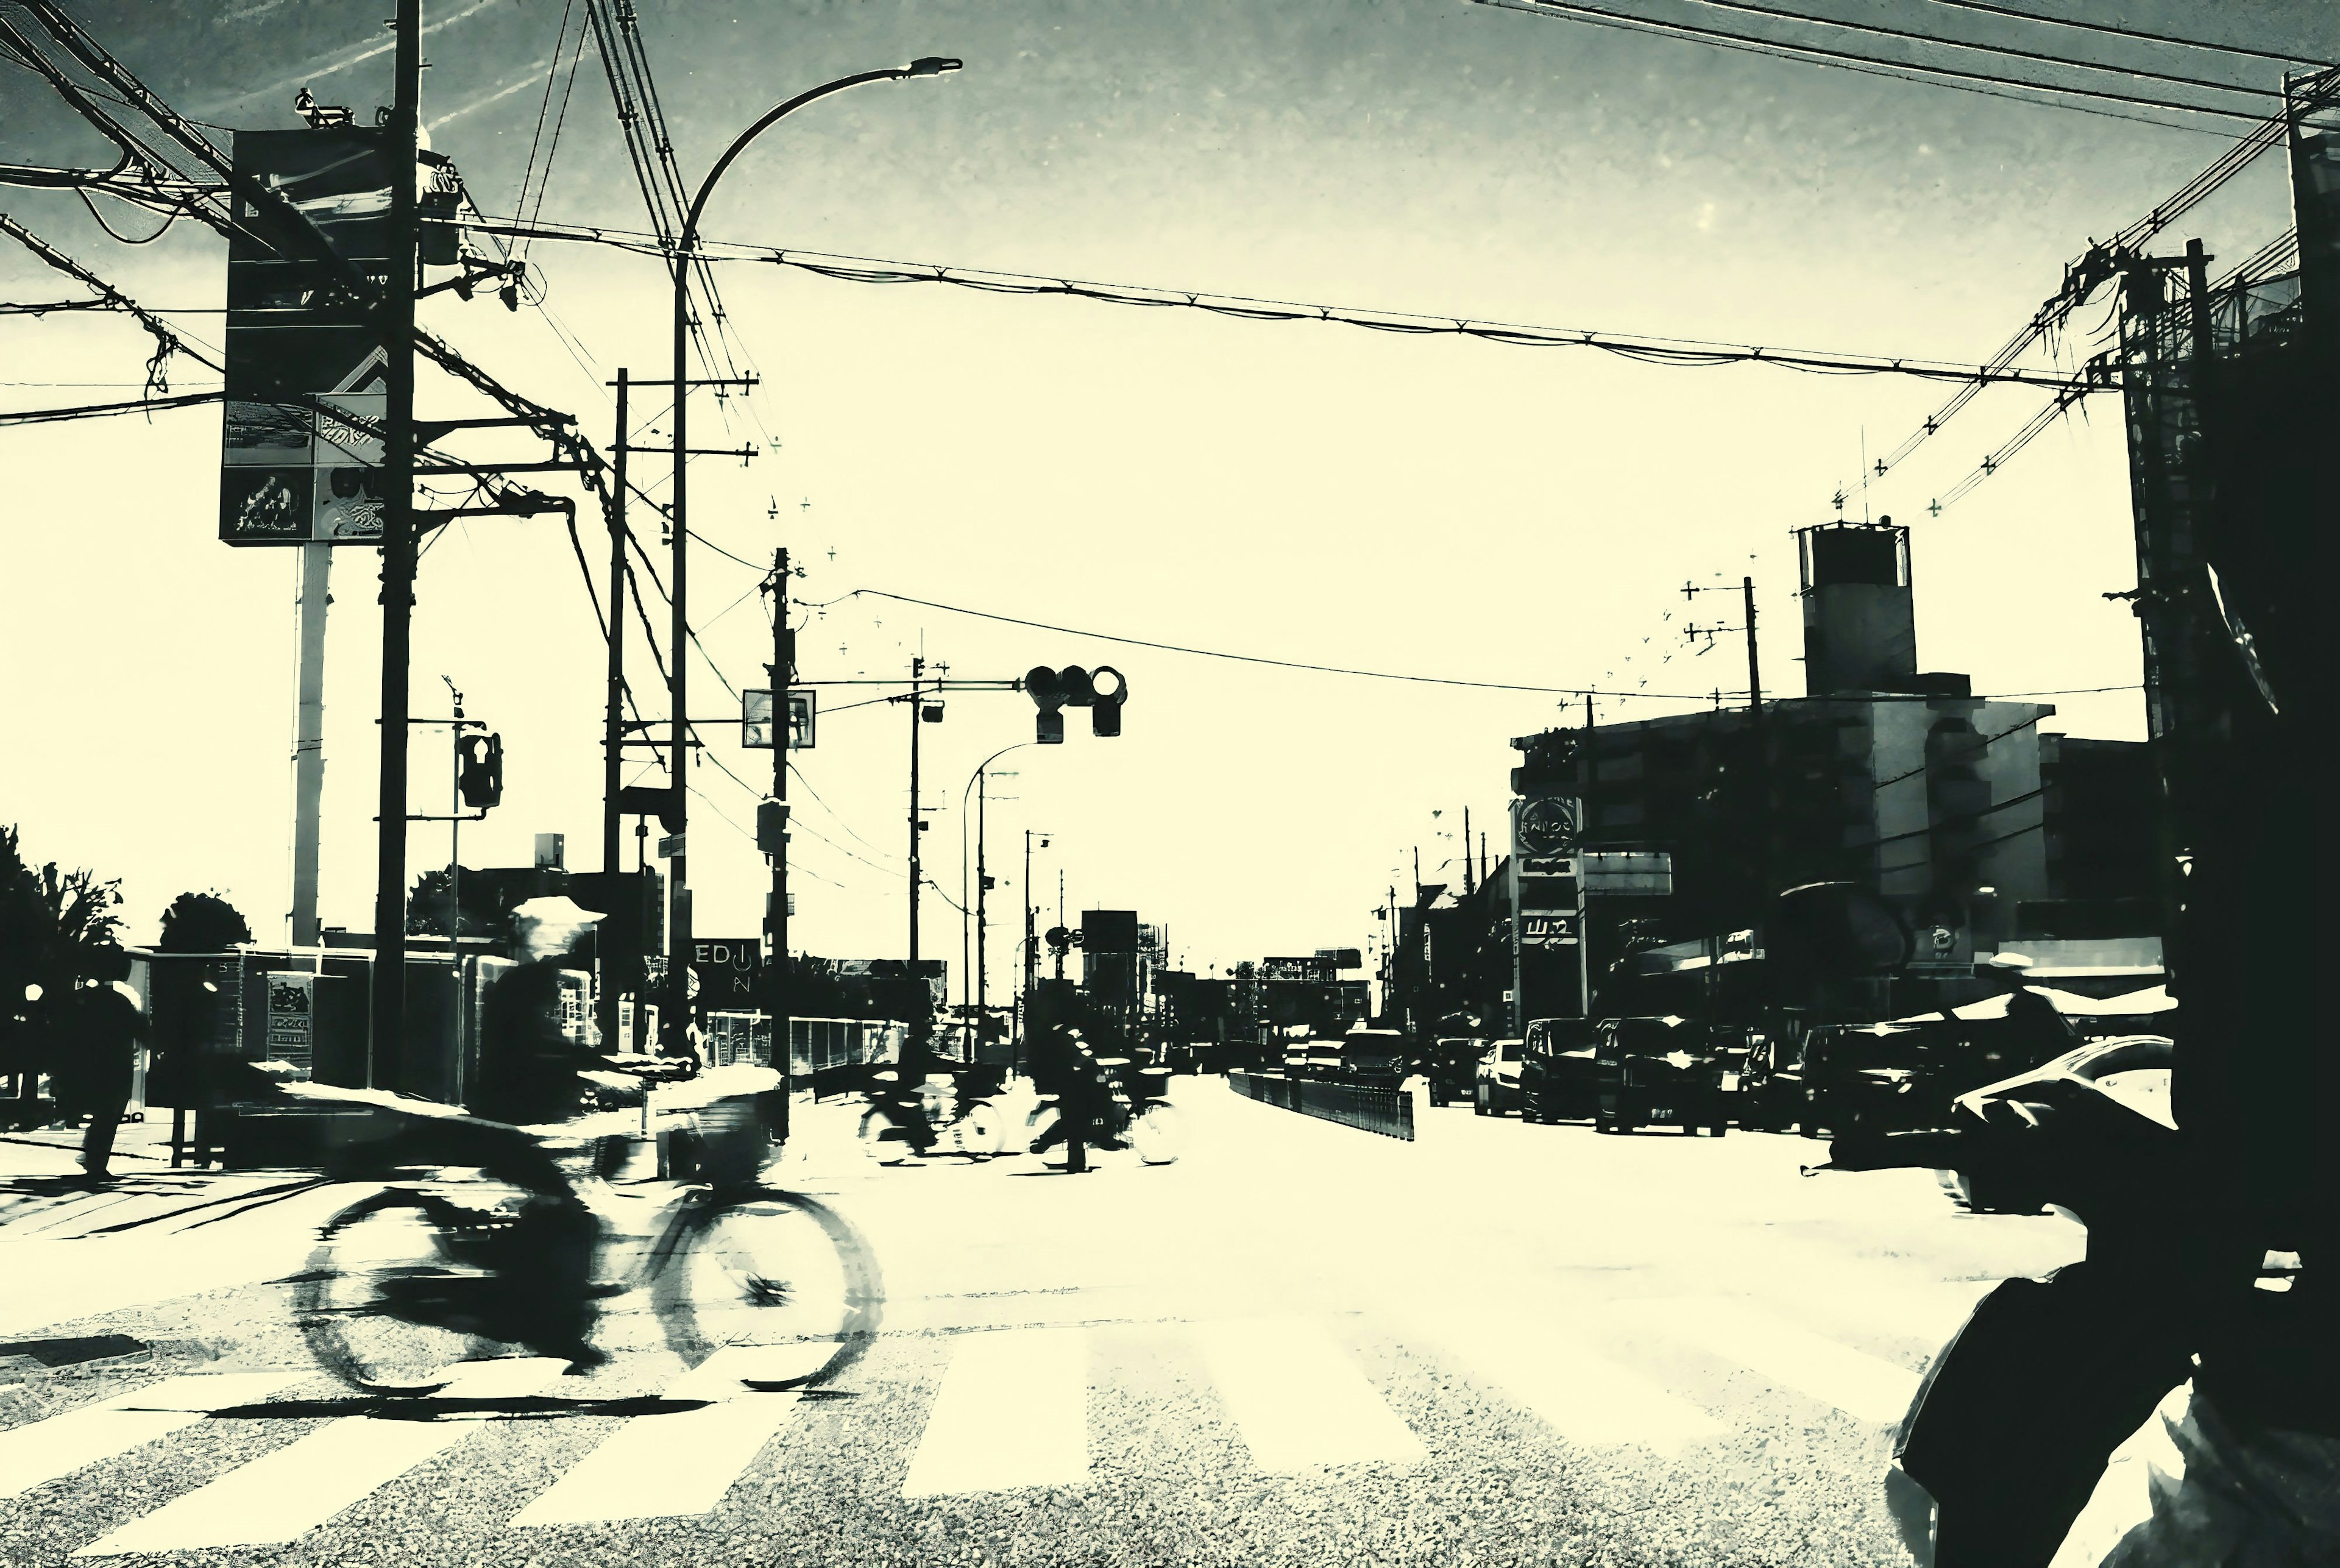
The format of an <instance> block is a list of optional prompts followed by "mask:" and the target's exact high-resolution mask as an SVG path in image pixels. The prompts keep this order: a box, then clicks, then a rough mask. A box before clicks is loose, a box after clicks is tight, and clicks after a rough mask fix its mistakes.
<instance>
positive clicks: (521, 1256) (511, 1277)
mask: <svg viewBox="0 0 2340 1568" xmlns="http://www.w3.org/2000/svg"><path fill="white" fill-rule="evenodd" d="M560 1017H561V1007H560V966H559V965H558V964H556V963H552V962H549V961H539V962H535V963H529V964H523V965H521V966H520V967H519V968H515V969H513V970H511V971H510V972H509V973H507V974H506V975H504V976H503V978H501V979H500V980H498V981H497V982H496V984H495V985H494V986H493V987H491V989H490V990H489V992H488V995H487V998H486V1001H485V1002H484V1004H483V1005H482V1007H481V1019H480V1042H479V1077H478V1081H477V1085H476V1087H474V1089H473V1091H472V1093H471V1097H470V1099H469V1103H468V1106H467V1109H468V1110H469V1112H470V1114H469V1115H464V1114H461V1113H454V1114H431V1113H427V1112H424V1111H422V1110H421V1107H419V1106H418V1107H417V1109H416V1112H415V1113H414V1114H411V1115H408V1116H402V1117H401V1118H400V1122H399V1125H398V1126H396V1127H395V1128H394V1129H393V1130H392V1132H391V1134H390V1135H389V1136H387V1137H380V1138H374V1139H370V1140H368V1141H366V1142H363V1143H362V1144H356V1145H344V1146H341V1147H339V1148H337V1149H335V1150H332V1151H331V1152H330V1153H329V1156H328V1163H329V1165H333V1166H338V1167H339V1170H338V1173H337V1174H342V1175H344V1176H348V1175H355V1174H359V1171H360V1168H361V1167H367V1166H373V1167H378V1166H402V1165H431V1166H467V1167H470V1168H472V1169H476V1170H478V1171H480V1172H481V1174H483V1175H485V1176H489V1177H490V1178H491V1179H493V1180H496V1181H500V1182H503V1183H507V1184H509V1185H510V1186H516V1187H518V1188H520V1189H521V1191H522V1192H523V1193H525V1194H527V1195H528V1196H527V1197H526V1198H525V1199H524V1200H523V1201H522V1203H521V1210H520V1217H519V1219H518V1221H517V1222H516V1223H515V1224H513V1225H512V1226H511V1228H510V1230H509V1232H507V1233H506V1235H505V1236H504V1238H503V1240H502V1242H501V1245H500V1246H499V1248H498V1253H497V1257H496V1264H495V1268H494V1275H493V1278H492V1280H491V1281H490V1282H486V1283H488V1284H490V1285H492V1287H493V1288H494V1289H495V1290H497V1291H499V1292H500V1293H501V1303H502V1305H503V1306H504V1307H505V1308H506V1309H507V1310H508V1311H509V1312H510V1313H511V1314H512V1315H516V1316H517V1317H519V1318H520V1319H521V1320H522V1321H524V1322H525V1323H526V1324H527V1325H528V1327H527V1332H525V1333H524V1334H522V1335H515V1336H511V1337H517V1338H520V1339H521V1340H523V1341H524V1342H525V1343H527V1344H528V1345H530V1346H532V1347H533V1348H535V1349H537V1350H538V1351H540V1352H541V1353H542V1354H544V1355H555V1356H560V1357H561V1358H564V1359H566V1360H567V1361H568V1362H569V1363H570V1367H569V1370H570V1372H571V1373H581V1372H585V1371H588V1370H590V1369H591V1368H592V1367H594V1366H596V1365H600V1363H601V1362H603V1361H604V1360H606V1359H607V1357H606V1356H605V1355H603V1354H602V1353H601V1352H600V1351H599V1350H596V1349H594V1348H593V1347H592V1346H591V1345H589V1344H587V1343H586V1336H587V1335H588V1334H589V1333H590V1330H591V1328H592V1325H593V1320H594V1317H595V1315H596V1314H595V1309H594V1306H593V1299H594V1296H595V1294H596V1292H595V1288H594V1285H593V1279H592V1267H593V1254H594V1248H595V1246H596V1245H597V1243H598V1242H599V1240H600V1221H599V1220H598V1219H597V1218H595V1216H593V1214H592V1213H591V1211H590V1210H589V1209H587V1208H586V1207H585V1206H584V1204H583V1202H582V1201H581V1200H580V1198H579V1197H578V1196H577V1192H576V1189H575V1188H574V1187H573V1186H571V1185H570V1180H569V1177H568V1176H567V1175H566V1173H564V1172H563V1170H562V1169H561V1166H560V1160H559V1159H558V1158H557V1157H556V1155H555V1153H554V1149H553V1147H552V1146H553V1145H555V1144H557V1143H558V1142H559V1141H560V1134H561V1132H562V1131H563V1126H564V1124H570V1123H572V1122H574V1121H575V1120H577V1118H579V1117H580V1116H581V1115H583V1114H585V1113H588V1112H590V1111H593V1110H598V1109H602V1108H612V1107H616V1106H618V1105H622V1104H625V1103H629V1102H630V1103H633V1104H637V1105H639V1104H640V1101H641V1097H642V1096H643V1094H644V1093H645V1092H646V1086H645V1085H644V1083H643V1082H642V1079H643V1077H647V1076H654V1077H687V1076H689V1075H690V1074H692V1073H694V1072H695V1071H696V1070H697V1067H698V1064H697V1062H696V1061H695V1060H689V1059H685V1058H678V1057H651V1058H643V1057H633V1058H629V1059H620V1058H615V1057H605V1056H603V1055H601V1054H600V1053H599V1052H597V1051H592V1050H590V1049H587V1048H586V1047H582V1046H580V1045H578V1044H576V1043H575V1042H573V1041H571V1040H570V1039H569V1038H568V1037H566V1035H565V1034H564V1033H563V1031H562V1029H561V1026H560ZM628 1142H629V1140H628V1139H627V1138H625V1137H624V1136H603V1137H600V1138H597V1139H595V1140H594V1148H593V1162H592V1163H593V1168H594V1170H595V1173H596V1174H597V1175H604V1176H606V1175H609V1174H610V1173H611V1172H613V1171H614V1169H615V1168H616V1164H617V1161H618V1159H619V1158H620V1156H622V1154H623V1153H624V1152H625V1150H626V1148H627V1146H628Z"/></svg>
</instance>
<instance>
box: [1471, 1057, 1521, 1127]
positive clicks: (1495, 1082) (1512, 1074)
mask: <svg viewBox="0 0 2340 1568" xmlns="http://www.w3.org/2000/svg"><path fill="white" fill-rule="evenodd" d="M1525 1046H1526V1042H1525V1041H1524V1040H1497V1041H1496V1042H1495V1043H1494V1044H1493V1045H1492V1046H1489V1047H1487V1054H1486V1055H1484V1056H1482V1057H1480V1058H1479V1071H1478V1077H1477V1082H1476V1084H1475V1085H1474V1087H1473V1093H1474V1096H1475V1097H1474V1098H1473V1099H1472V1103H1471V1108H1472V1110H1473V1111H1475V1112H1476V1113H1477V1114H1479V1115H1480V1116H1501V1115H1502V1114H1503V1113H1504V1112H1505V1111H1513V1110H1517V1109H1519V1106H1520V1053H1521V1051H1522V1049H1523V1048H1524V1047H1525Z"/></svg>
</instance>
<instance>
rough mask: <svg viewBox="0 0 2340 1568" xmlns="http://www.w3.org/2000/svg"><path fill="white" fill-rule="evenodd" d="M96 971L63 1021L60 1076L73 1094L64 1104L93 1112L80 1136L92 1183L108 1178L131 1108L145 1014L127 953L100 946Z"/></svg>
mask: <svg viewBox="0 0 2340 1568" xmlns="http://www.w3.org/2000/svg"><path fill="white" fill-rule="evenodd" d="M92 969H93V973H92V974H91V975H90V976H89V978H86V979H84V980H83V981H82V982H81V984H80V985H78V986H77V987H74V993H73V997H72V1000H71V1005H70V1006H68V1007H66V1008H65V1009H64V1018H63V1019H61V1020H60V1022H61V1023H62V1024H63V1026H64V1027H63V1028H62V1030H61V1031H60V1034H61V1038H60V1039H59V1040H58V1041H57V1047H58V1049H59V1053H60V1054H59V1057H58V1063H57V1066H58V1069H59V1071H58V1078H59V1081H60V1087H63V1088H64V1089H65V1091H66V1095H67V1096H69V1097H70V1098H69V1101H68V1103H66V1104H65V1105H64V1106H63V1107H61V1108H63V1109H65V1110H67V1111H84V1112H86V1113H88V1116H89V1126H88V1129H87V1130H86V1131H85V1132H84V1133H83V1134H82V1140H81V1167H82V1169H83V1170H84V1171H85V1172H87V1173H88V1174H89V1176H90V1179H91V1180H93V1181H109V1180H111V1179H113V1175H114V1173H113V1169H112V1166H113V1161H114V1133H115V1131H116V1130H117V1129H118V1128H119V1127H120V1126H121V1125H122V1116H123V1113H124V1111H126V1110H127V1109H129V1107H130V1086H131V1081H132V1079H133V1077H134V1076H135V1073H136V1069H137V1065H138V1042H139V1041H140V1040H142V1039H144V1037H145V1035H146V1013H145V1009H144V1007H143V1006H141V1005H140V1002H139V999H138V993H137V992H136V991H134V990H133V989H132V988H131V987H130V985H129V983H128V981H129V975H130V958H129V955H128V954H126V953H124V952H123V951H122V950H121V949H120V948H106V949H102V950H101V951H100V952H99V953H98V955H97V957H96V960H95V962H94V964H93V965H92Z"/></svg>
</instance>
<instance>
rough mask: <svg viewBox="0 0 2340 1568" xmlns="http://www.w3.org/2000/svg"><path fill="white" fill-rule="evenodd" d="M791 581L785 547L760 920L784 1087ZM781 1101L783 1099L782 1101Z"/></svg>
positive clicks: (777, 555) (788, 1030)
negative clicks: (770, 818) (766, 897)
mask: <svg viewBox="0 0 2340 1568" xmlns="http://www.w3.org/2000/svg"><path fill="white" fill-rule="evenodd" d="M789 581H791V575H790V569H789V566H788V550H787V548H786V547H785V546H783V547H782V548H780V549H778V550H776V551H773V552H772V668H771V670H770V671H769V672H768V673H769V674H770V676H771V681H772V799H774V800H777V801H778V802H779V806H780V809H779V818H780V838H779V843H778V845H777V846H776V847H775V848H774V849H773V853H772V892H771V902H772V909H771V913H770V914H769V915H768V916H767V917H766V918H765V924H766V925H767V927H768V928H769V929H770V931H771V935H772V957H771V962H770V963H768V964H767V965H766V966H765V972H766V974H767V975H768V977H769V978H768V980H767V982H766V984H767V985H768V987H769V989H770V992H771V995H770V997H769V998H768V1002H767V1007H768V1010H769V1011H770V1013H771V1016H772V1066H773V1067H775V1068H777V1069H778V1072H779V1075H780V1087H782V1088H783V1089H786V1088H788V1070H789V1066H790V1064H791V1063H793V1062H794V1061H795V1060H796V1046H795V1042H794V1041H793V1039H792V1038H791V1035H792V1032H793V1029H794V1022H793V1019H792V1017H791V1013H792V1009H791V1007H790V1006H789V993H790V991H791V990H792V989H793V988H794V987H792V986H791V985H790V983H789V982H790V980H791V979H792V978H793V977H792V976H791V974H790V973H789V969H788V747H789V745H790V744H791V743H792V742H793V741H794V740H795V739H796V735H795V717H796V706H795V704H794V703H793V702H791V701H790V700H789V696H790V694H791V692H792V691H793V690H794V689H795V686H796V679H797V634H796V629H795V628H793V627H791V626H790V625H789V624H788V583H789ZM781 1103H782V1104H783V1105H785V1104H787V1101H786V1100H785V1099H783V1100H782V1101H781Z"/></svg>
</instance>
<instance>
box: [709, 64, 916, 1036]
mask: <svg viewBox="0 0 2340 1568" xmlns="http://www.w3.org/2000/svg"><path fill="white" fill-rule="evenodd" d="M960 65H961V62H959V61H957V60H950V59H946V58H944V57H942V56H940V55H927V56H926V57H924V58H921V59H917V60H913V61H911V62H910V63H909V64H908V65H902V66H897V67H896V68H894V69H891V70H886V71H864V72H862V73H860V74H858V75H853V76H840V77H838V79H837V80H836V81H834V82H825V83H823V84H821V85H819V86H818V87H815V88H813V89H811V90H810V91H809V92H804V93H799V94H797V95H796V96H795V97H793V98H790V99H789V100H788V102H787V103H785V104H778V106H776V107H774V108H772V109H770V110H769V111H768V112H767V113H766V114H764V117H763V118H762V119H760V120H758V121H757V122H756V123H755V124H752V125H750V126H749V127H748V128H747V129H746V130H744V131H742V132H740V133H739V135H738V136H737V137H735V138H733V140H732V143H731V144H730V145H729V147H726V148H725V149H723V155H722V156H721V157H719V158H718V159H716V160H715V167H714V168H712V169H710V170H709V171H708V173H707V178H706V179H705V180H703V181H701V182H699V194H698V195H696V196H695V197H693V198H692V199H691V203H690V212H689V215H688V216H686V217H685V218H684V219H683V222H682V233H681V234H680V235H679V237H678V238H677V239H676V241H675V249H674V376H673V382H674V411H673V417H674V501H673V506H672V509H671V511H670V512H669V517H670V518H671V532H672V534H673V541H672V548H673V551H674V557H673V566H672V568H671V571H672V573H673V585H672V590H671V591H672V597H673V611H674V614H673V626H672V629H671V640H672V642H673V645H674V646H673V653H672V659H671V660H670V662H669V665H668V669H669V671H670V674H669V678H668V679H669V682H670V690H669V692H668V698H669V701H670V702H671V704H672V711H673V715H674V722H673V726H672V729H670V731H669V745H668V755H669V756H670V757H671V758H672V759H673V762H672V765H671V772H670V773H669V779H668V782H669V785H670V787H671V788H672V789H673V791H674V828H673V831H674V839H675V845H674V849H675V853H674V856H673V858H672V861H671V864H670V865H669V873H670V875H671V878H672V881H671V883H670V886H671V887H672V888H673V890H674V899H673V901H674V909H673V916H672V918H670V919H669V920H668V921H667V944H668V946H667V985H668V987H669V989H668V995H669V997H670V998H671V1001H670V1004H669V1007H668V1008H667V1017H666V1019H665V1028H664V1031H663V1032H664V1033H665V1035H666V1047H667V1049H668V1050H669V1053H678V1052H679V1047H680V1046H681V1044H682V1041H683V1039H684V1034H683V1025H684V1015H685V1014H686V1013H687V1012H688V1010H689V982H688V980H687V978H686V977H687V976H688V975H689V971H690V936H691V933H690V899H689V878H688V876H687V874H686V868H687V861H688V856H687V855H686V853H685V850H686V848H687V840H686V839H685V834H684V830H685V828H686V825H687V822H686V819H687V818H688V816H689V799H690V794H689V790H688V789H686V788H684V781H683V763H684V759H686V758H687V757H688V756H689V749H688V744H687V742H688V735H687V733H686V732H687V731H688V729H689V723H688V721H687V719H686V718H685V715H687V714H688V713H689V711H690V709H689V705H688V702H687V700H686V697H685V688H686V687H687V686H688V684H689V680H688V675H689V669H690V661H689V651H688V650H689V637H690V625H689V621H688V620H686V619H685V607H686V606H687V605H688V604H689V597H688V595H687V592H686V590H687V588H688V583H689V580H688V575H687V556H686V552H685V550H684V546H685V543H686V542H687V541H689V538H690V512H689V468H688V467H687V466H686V463H687V460H688V457H689V423H690V400H689V396H688V395H686V394H687V393H688V392H689V387H688V385H687V383H686V382H684V380H683V369H684V367H683V349H684V345H685V343H686V342H687V340H688V339H689V326H690V262H691V254H692V253H693V252H694V251H696V250H697V249H698V246H699V214H700V213H703V212H705V211H706V210H707V198H708V197H709V196H710V195H712V194H714V193H715V185H716V182H717V181H719V180H720V179H722V178H723V173H724V171H725V170H727V169H729V167H730V166H731V161H732V160H733V159H734V158H737V157H738V156H739V154H741V153H742V152H744V151H745V150H746V149H747V146H748V144H749V143H750V142H752V141H754V140H755V139H756V138H757V137H759V136H760V135H762V134H764V133H765V132H766V131H768V130H770V129H771V128H772V127H773V126H774V125H777V124H779V123H780V122H781V121H782V120H785V119H787V118H788V116H789V115H790V114H795V113H796V112H797V111H798V109H801V108H803V107H804V106H805V105H806V104H810V103H812V102H814V101H815V100H817V99H821V98H826V97H828V95H829V94H832V93H842V92H844V91H845V90H846V89H847V88H848V87H858V86H861V85H862V84H865V83H869V82H896V81H901V80H903V79H905V78H907V77H911V76H940V75H944V74H947V73H949V72H952V71H956V70H958V69H959V68H960ZM780 597H781V600H782V602H781V606H780V608H781V613H782V615H783V616H784V617H785V615H786V612H787V603H786V595H785V594H783V595H781V596H780ZM775 700H776V701H777V702H778V703H781V704H783V705H784V704H785V703H786V702H787V700H788V698H787V694H786V692H785V691H783V692H781V693H780V695H779V696H778V697H777V698H776V699H775ZM780 712H781V715H782V718H781V723H780V732H779V734H778V736H777V738H776V739H777V742H778V745H779V746H781V747H782V748H783V755H785V748H786V746H787V744H788V736H787V719H786V714H787V709H786V707H785V706H783V707H782V708H781V709H780ZM782 853H784V854H785V853H786V850H785V849H783V850H782ZM772 961H773V963H774V964H776V965H778V966H781V967H782V969H781V972H783V973H785V967H786V965H787V963H788V955H787V954H786V953H785V952H778V951H776V952H774V953H773V955H772Z"/></svg>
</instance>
